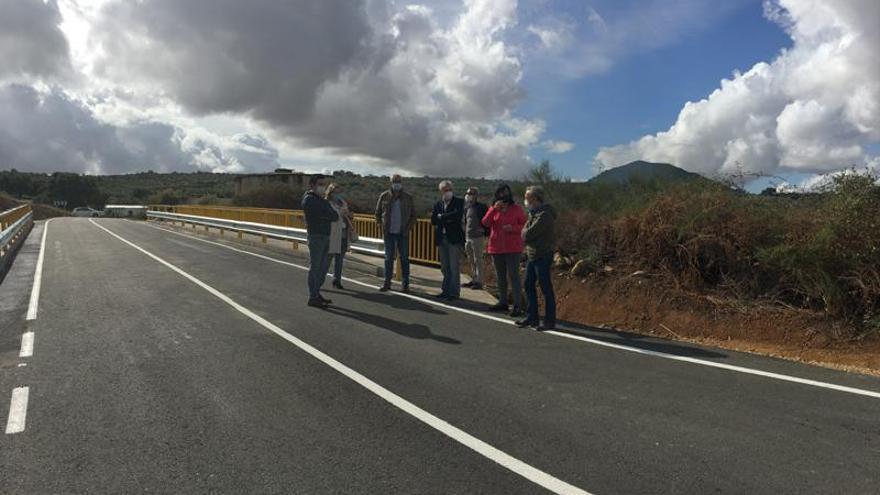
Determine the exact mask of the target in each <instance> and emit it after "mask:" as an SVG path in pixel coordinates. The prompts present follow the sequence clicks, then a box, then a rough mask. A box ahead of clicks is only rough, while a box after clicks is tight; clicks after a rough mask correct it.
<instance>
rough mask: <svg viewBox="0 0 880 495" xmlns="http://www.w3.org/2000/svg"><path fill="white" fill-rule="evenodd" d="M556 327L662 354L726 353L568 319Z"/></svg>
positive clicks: (722, 356)
mask: <svg viewBox="0 0 880 495" xmlns="http://www.w3.org/2000/svg"><path fill="white" fill-rule="evenodd" d="M558 327H561V328H558V329H559V330H562V331H564V332H566V333H570V334H573V335H579V336H581V337H587V338H590V339H594V340H601V341H602V342H608V343H609V344H619V345H625V346H627V347H634V348H636V349H642V350H645V351H654V352H662V353H664V354H672V355H675V356H682V357H692V358H705V359H712V358H714V359H725V358H727V357H729V355H728V354H723V353H720V352H715V351H710V350H708V349H702V348H699V347H696V346H691V345H686V344H685V345H683V344H676V343H673V342H671V341H663V340H662V339H661V338H660V337H653V336H646V335H640V334H637V333H632V332H624V331H622V330H615V329H612V328H598V327H591V326H587V325H582V324H580V323H572V322H568V321H562V322H559V325H558Z"/></svg>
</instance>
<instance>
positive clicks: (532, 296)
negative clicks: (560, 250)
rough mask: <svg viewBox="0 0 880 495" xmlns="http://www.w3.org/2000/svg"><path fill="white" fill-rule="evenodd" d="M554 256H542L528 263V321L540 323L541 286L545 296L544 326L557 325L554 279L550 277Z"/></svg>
mask: <svg viewBox="0 0 880 495" xmlns="http://www.w3.org/2000/svg"><path fill="white" fill-rule="evenodd" d="M552 263H553V257H552V256H542V257H540V258H537V259H534V260H529V261H528V263H526V299H527V300H528V305H529V308H528V320H529V321H533V322H537V321H538V290H537V288H536V287H535V284H536V283H540V284H541V292H542V293H543V294H544V325H555V324H556V295H555V294H554V293H553V279H552V278H551V277H550V265H551V264H552Z"/></svg>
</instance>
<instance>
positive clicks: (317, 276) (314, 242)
mask: <svg viewBox="0 0 880 495" xmlns="http://www.w3.org/2000/svg"><path fill="white" fill-rule="evenodd" d="M329 251H330V236H329V235H317V234H309V298H310V299H317V298H318V297H319V296H320V295H321V286H322V285H324V279H326V278H327V269H328V268H329V267H330V256H328V254H327V253H328V252H329Z"/></svg>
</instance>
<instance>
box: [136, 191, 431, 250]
mask: <svg viewBox="0 0 880 495" xmlns="http://www.w3.org/2000/svg"><path fill="white" fill-rule="evenodd" d="M159 214H166V215H165V216H160V215H159ZM167 214H173V215H183V216H189V217H200V218H197V219H193V218H190V220H196V221H199V222H202V223H200V225H204V223H205V222H211V221H213V222H214V223H215V224H217V225H219V223H217V220H223V221H226V222H240V223H242V225H239V227H241V228H242V229H244V230H242V231H243V232H246V233H255V234H259V235H263V234H267V235H268V237H274V238H282V239H287V240H296V241H303V242H304V241H305V228H306V223H305V215H304V214H303V212H302V210H281V209H271V208H235V207H227V206H204V205H173V206H172V205H150V206H149V207H148V211H147V217H148V218H157V219H164V220H172V219H173V220H177V221H182V220H184V218H183V217H174V218H172V217H170V216H167ZM353 222H354V226H355V228H356V229H357V232H358V235H359V236H360V237H361V241H362V242H361V243H360V245H359V244H358V243H356V244H355V245H353V246H352V250H354V251H362V252H369V253H371V254H382V253H383V252H384V242H383V240H382V232H381V229H380V228H379V226H378V225H377V224H376V218H375V217H374V216H373V215H364V214H355V215H354V219H353ZM188 223H193V222H192V221H190V222H188ZM245 224H246V225H245ZM226 225H227V226H226V228H227V229H228V230H233V231H235V230H236V229H235V228H233V226H231V225H230V224H226ZM212 226H213V225H212ZM261 226H268V227H270V228H275V227H281V228H284V229H294V230H293V231H273V232H269V231H266V229H265V228H264V227H261ZM215 228H221V227H215ZM263 231H265V232H263ZM279 235H280V236H282V237H278V236H279ZM409 253H410V259H411V260H412V261H415V262H419V263H424V264H429V265H439V264H440V257H439V255H438V253H437V247H436V246H435V245H434V228H433V226H432V225H431V221H430V220H428V219H425V218H420V219H418V221H417V222H416V225H415V226H414V227H413V230H412V232H410V236H409Z"/></svg>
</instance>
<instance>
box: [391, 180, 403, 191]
mask: <svg viewBox="0 0 880 495" xmlns="http://www.w3.org/2000/svg"><path fill="white" fill-rule="evenodd" d="M401 189H403V184H401V183H400V182H392V183H391V190H392V191H400V190H401Z"/></svg>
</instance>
